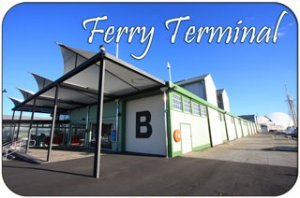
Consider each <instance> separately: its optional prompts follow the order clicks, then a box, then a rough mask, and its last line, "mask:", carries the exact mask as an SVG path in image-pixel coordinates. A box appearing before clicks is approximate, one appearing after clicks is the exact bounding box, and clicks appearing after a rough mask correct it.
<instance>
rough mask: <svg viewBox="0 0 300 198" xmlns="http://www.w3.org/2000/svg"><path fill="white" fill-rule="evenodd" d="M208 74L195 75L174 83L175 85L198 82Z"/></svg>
mask: <svg viewBox="0 0 300 198" xmlns="http://www.w3.org/2000/svg"><path fill="white" fill-rule="evenodd" d="M208 76H210V74H209V73H208V74H204V75H201V76H196V77H193V78H188V79H185V80H181V81H178V82H176V83H175V84H177V85H186V84H190V83H194V82H199V81H201V80H204V79H205V78H207V77H208Z"/></svg>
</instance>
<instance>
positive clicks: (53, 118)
mask: <svg viewBox="0 0 300 198" xmlns="http://www.w3.org/2000/svg"><path fill="white" fill-rule="evenodd" d="M58 91H59V86H58V85H56V87H55V98H54V107H53V115H52V124H51V132H50V141H49V146H48V154H47V162H49V161H50V158H51V152H52V144H53V136H54V131H55V121H56V111H57V98H58Z"/></svg>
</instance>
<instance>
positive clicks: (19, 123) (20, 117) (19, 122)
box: [16, 111, 23, 141]
mask: <svg viewBox="0 0 300 198" xmlns="http://www.w3.org/2000/svg"><path fill="white" fill-rule="evenodd" d="M22 114H23V111H21V112H20V116H19V121H18V130H17V137H16V141H18V139H19V132H20V125H21V120H22Z"/></svg>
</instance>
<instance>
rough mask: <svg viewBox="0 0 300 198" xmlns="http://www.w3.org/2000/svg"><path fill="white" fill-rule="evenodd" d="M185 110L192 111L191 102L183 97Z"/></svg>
mask: <svg viewBox="0 0 300 198" xmlns="http://www.w3.org/2000/svg"><path fill="white" fill-rule="evenodd" d="M183 111H184V112H186V113H191V103H190V100H189V99H188V98H183Z"/></svg>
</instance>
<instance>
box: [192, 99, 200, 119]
mask: <svg viewBox="0 0 300 198" xmlns="http://www.w3.org/2000/svg"><path fill="white" fill-rule="evenodd" d="M192 105H193V114H194V115H197V116H200V105H199V104H198V103H195V102H192Z"/></svg>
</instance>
